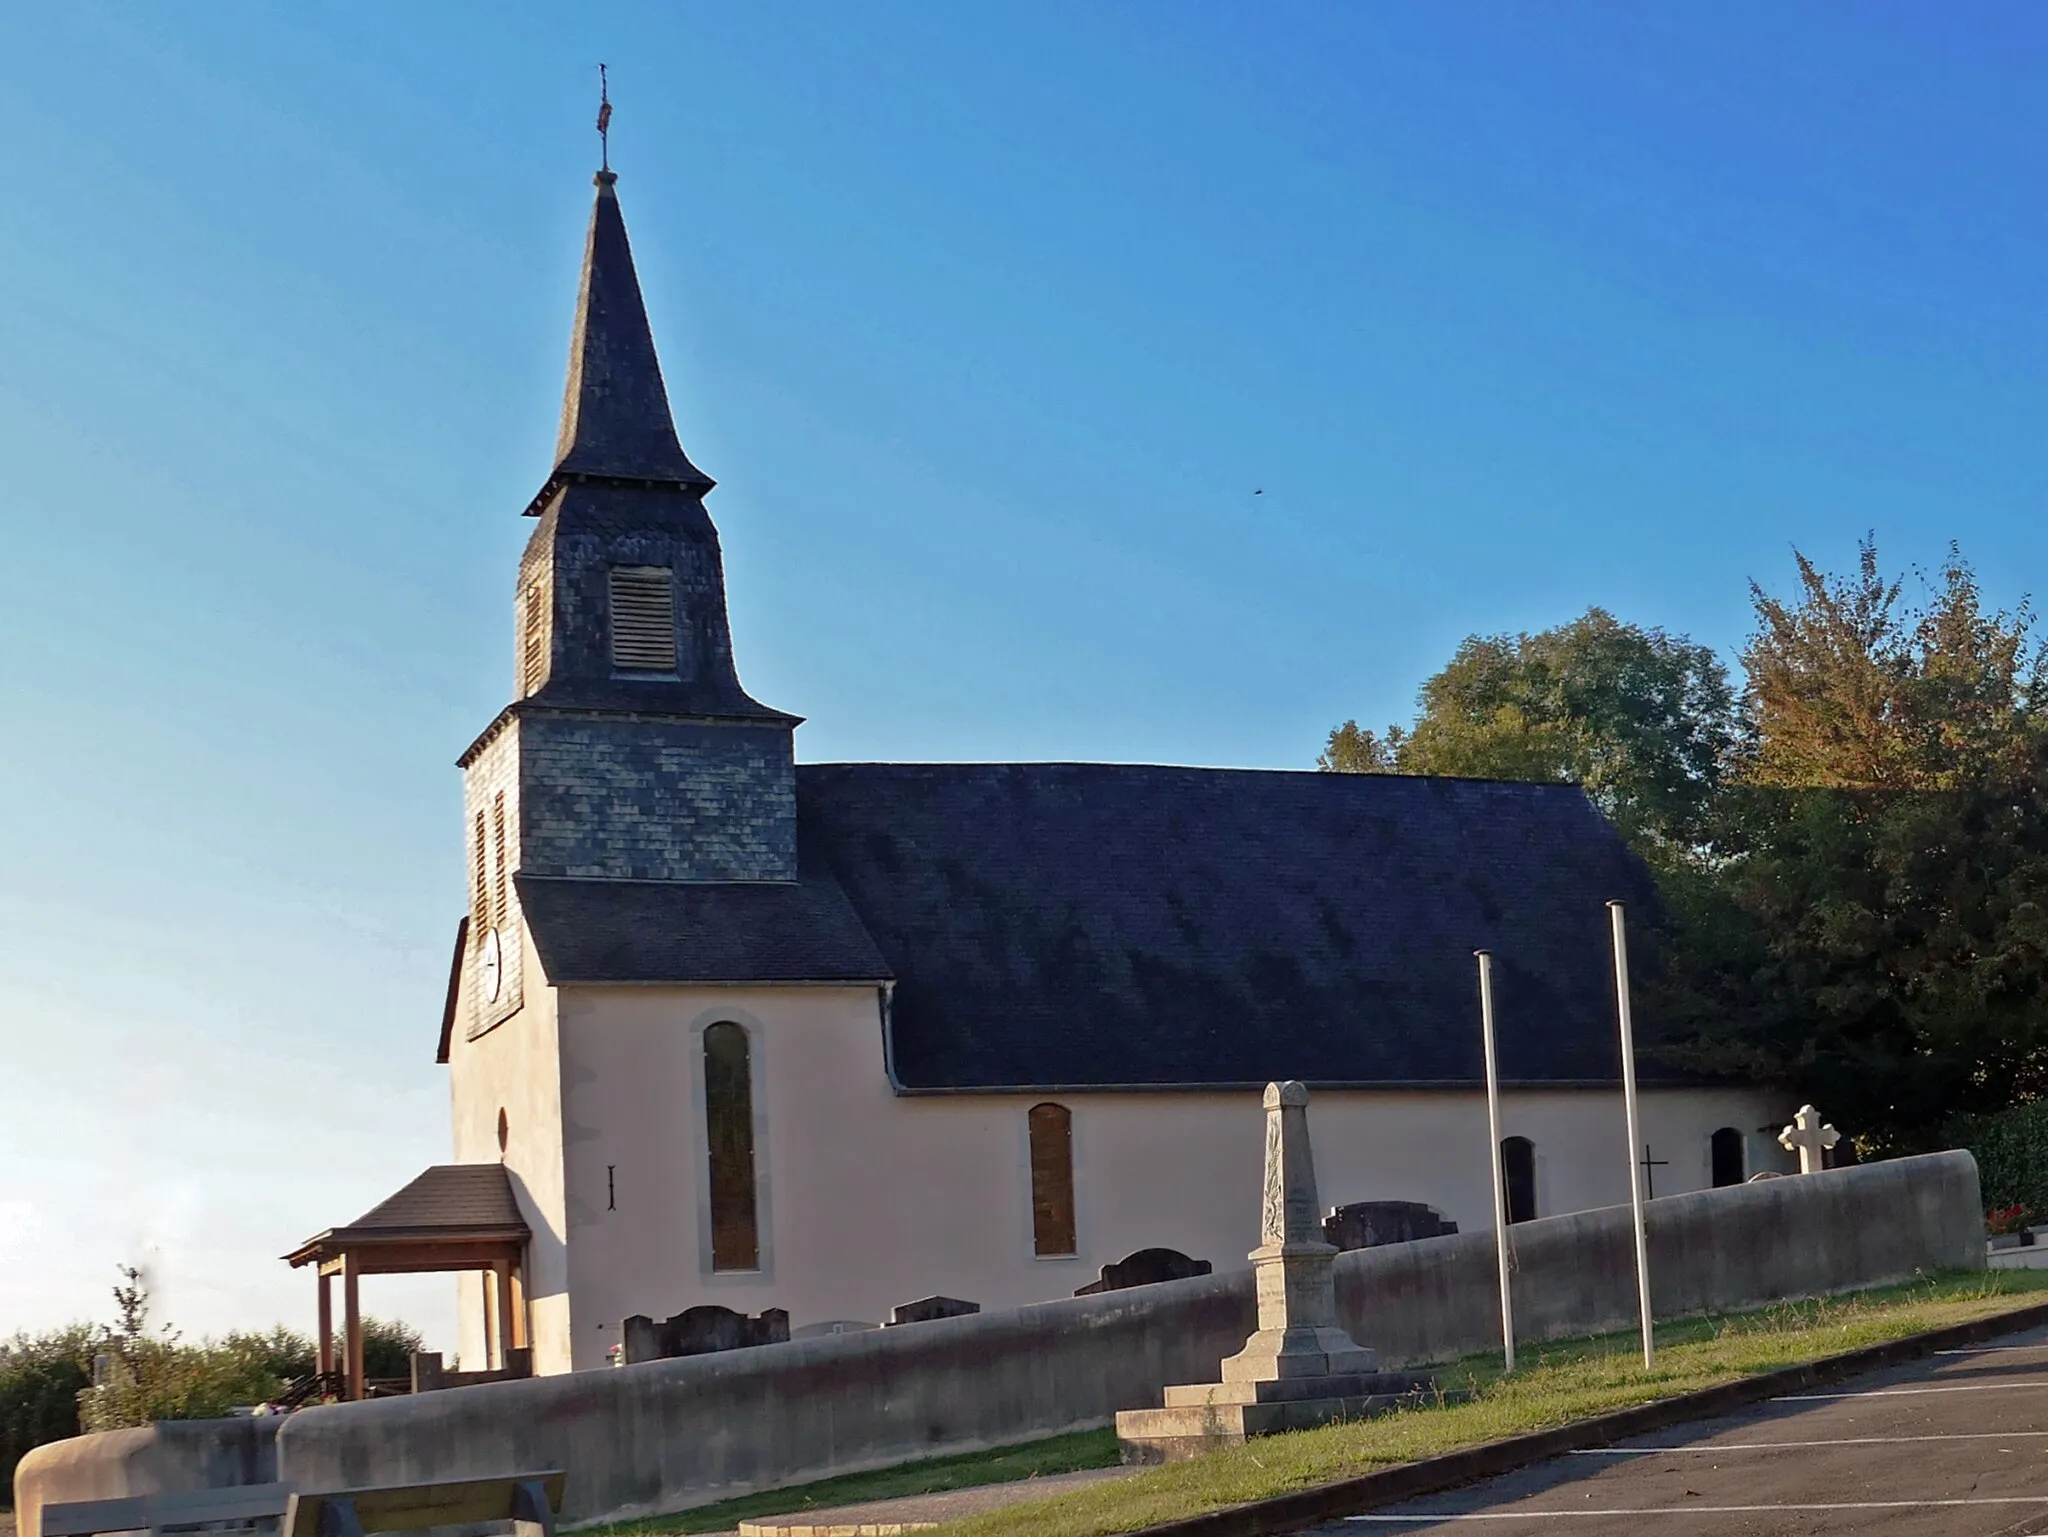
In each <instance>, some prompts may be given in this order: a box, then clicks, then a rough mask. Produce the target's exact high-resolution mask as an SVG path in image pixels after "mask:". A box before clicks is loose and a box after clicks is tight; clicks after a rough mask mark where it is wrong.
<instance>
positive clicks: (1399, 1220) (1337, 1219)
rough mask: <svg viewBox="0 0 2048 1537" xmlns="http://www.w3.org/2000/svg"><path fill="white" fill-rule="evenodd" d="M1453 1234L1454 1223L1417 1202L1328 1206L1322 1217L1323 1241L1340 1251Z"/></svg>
mask: <svg viewBox="0 0 2048 1537" xmlns="http://www.w3.org/2000/svg"><path fill="white" fill-rule="evenodd" d="M1457 1231H1458V1224H1457V1223H1455V1222H1453V1221H1451V1220H1450V1219H1449V1218H1448V1217H1446V1216H1445V1215H1444V1214H1443V1213H1442V1212H1440V1211H1438V1210H1437V1209H1436V1208H1435V1207H1434V1206H1425V1205H1423V1204H1422V1202H1420V1201H1353V1202H1352V1203H1351V1204H1350V1205H1349V1206H1335V1207H1332V1208H1331V1209H1330V1215H1329V1216H1327V1217H1325V1218H1323V1242H1324V1243H1327V1244H1333V1245H1335V1246H1336V1248H1337V1249H1338V1250H1339V1251H1340V1252H1341V1251H1343V1250H1347V1249H1373V1248H1377V1247H1379V1245H1381V1244H1386V1243H1411V1242H1413V1241H1414V1240H1415V1239H1418V1238H1442V1237H1444V1236H1445V1235H1446V1234H1449V1233H1455V1232H1457Z"/></svg>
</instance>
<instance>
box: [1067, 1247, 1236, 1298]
mask: <svg viewBox="0 0 2048 1537" xmlns="http://www.w3.org/2000/svg"><path fill="white" fill-rule="evenodd" d="M1215 1268H1216V1267H1215V1266H1213V1265H1211V1264H1210V1263H1209V1262H1208V1261H1207V1260H1205V1259H1189V1258H1188V1257H1187V1256H1186V1255H1185V1254H1183V1253H1181V1252H1180V1250H1178V1249H1140V1250H1138V1251H1137V1252H1136V1253H1135V1254H1126V1255H1125V1256H1124V1257H1123V1258H1122V1259H1120V1260H1118V1261H1117V1262H1116V1263H1115V1264H1113V1265H1104V1266H1103V1267H1102V1273H1101V1274H1100V1275H1099V1276H1097V1277H1096V1279H1094V1280H1093V1281H1090V1282H1089V1283H1088V1284H1087V1285H1086V1286H1083V1287H1081V1288H1079V1289H1078V1290H1077V1291H1076V1292H1075V1293H1074V1295H1075V1296H1077V1297H1092V1296H1094V1295H1095V1294H1096V1293H1097V1292H1116V1291H1122V1290H1123V1289H1124V1288H1125V1287H1127V1286H1151V1285H1154V1284H1156V1283H1157V1282H1160V1281H1185V1280H1187V1279H1188V1277H1189V1276H1198V1275H1207V1274H1209V1272H1210V1271H1212V1270H1214V1269H1215Z"/></svg>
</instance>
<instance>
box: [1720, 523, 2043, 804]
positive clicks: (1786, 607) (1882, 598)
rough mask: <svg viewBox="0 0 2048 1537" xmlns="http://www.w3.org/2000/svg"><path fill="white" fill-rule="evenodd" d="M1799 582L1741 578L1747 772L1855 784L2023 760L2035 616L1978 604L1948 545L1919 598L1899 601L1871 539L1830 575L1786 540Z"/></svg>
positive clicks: (1914, 780)
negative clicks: (1775, 592)
mask: <svg viewBox="0 0 2048 1537" xmlns="http://www.w3.org/2000/svg"><path fill="white" fill-rule="evenodd" d="M1793 559H1794V560H1795V562H1797V565H1798V570H1799V585H1800V595H1799V597H1798V599H1797V600H1796V601H1791V602H1788V601H1786V600H1784V599H1780V598H1774V597H1772V596H1770V595H1769V594H1768V593H1766V592H1765V591H1764V590H1763V589H1762V588H1761V587H1758V586H1756V585H1754V584H1752V585H1751V589H1750V592H1751V597H1752V600H1753V602H1754V603H1755V606H1756V616H1757V632H1756V634H1755V636H1754V637H1752V639H1751V640H1750V643H1749V646H1748V648H1747V649H1746V650H1745V651H1744V652H1743V655H1742V662H1743V667H1744V670H1745V671H1746V672H1747V674H1748V690H1747V704H1748V709H1749V714H1750V719H1751V725H1752V732H1753V736H1752V740H1751V743H1750V749H1749V752H1748V754H1747V761H1746V763H1745V765H1744V770H1743V777H1744V778H1745V779H1746V780H1747V781H1749V782H1750V783H1752V784H1766V785H1779V786H1792V787H1798V788H1802V789H1804V788H1830V789H1863V790H1969V789H1972V788H1975V787H1979V786H1983V785H1986V784H1991V783H1995V782H1997V781H1999V780H2000V779H2002V778H2007V777H2010V776H2011V775H2012V774H2013V773H2014V772H2015V771H2024V769H2025V767H2026V760H2027V758H2028V757H2029V756H2030V755H2031V753H2032V751H2033V749H2034V746H2035V745H2036V741H2037V738H2038V737H2039V735H2040V726H2039V719H2038V715H2037V710H2036V706H2037V704H2038V703H2039V702H2040V700H2041V698H2042V685H2043V676H2044V665H2048V654H2044V650H2043V648H2042V646H2041V645H2040V644H2038V643H2035V642H2034V641H2033V640H2032V635H2031V631H2032V626H2033V622H2034V616H2033V612H2032V610H2031V609H2030V608H2029V607H2028V606H2027V605H2025V604H2022V605H2021V606H2020V608H2019V609H2018V611H2017V612H2015V613H2011V614H2005V613H1988V614H1987V613H1986V612H1985V611H1984V605H1983V599H1982V595H1981V593H1980V591H1979V588H1978V584H1977V577H1976V573H1975V572H1973V571H1972V570H1971V569H1970V565H1969V563H1968V562H1967V561H1965V560H1964V559H1963V557H1962V553H1961V551H1960V550H1958V549H1957V548H1956V547H1955V546H1954V545H1951V546H1949V553H1948V558H1947V559H1946V560H1945V561H1944V562H1943V563H1942V566H1941V568H1940V570H1939V571H1938V572H1936V573H1935V574H1934V575H1933V576H1932V577H1927V576H1923V577H1922V579H1921V585H1922V587H1923V589H1924V592H1925V601H1924V603H1923V606H1922V607H1920V608H1919V609H1917V610H1911V611H1908V610H1903V609H1901V607H1900V606H1899V596H1900V592H1901V590H1902V588H1903V586H1904V584H1903V583H1902V582H1898V581H1888V580H1887V579H1886V578H1885V576H1884V575H1883V573H1882V572H1881V571H1880V569H1879V566H1878V557H1877V546H1876V544H1875V542H1874V541H1873V540H1870V539H1865V540H1864V541H1863V542H1862V544H1861V545H1859V546H1858V549H1857V570H1856V574H1855V575H1854V576H1850V577H1835V576H1829V575H1827V574H1825V573H1823V572H1822V571H1820V570H1819V569H1818V568H1816V567H1815V566H1814V564H1813V562H1812V561H1810V560H1809V559H1807V557H1806V556H1805V555H1803V554H1800V553H1799V552H1798V551H1794V552H1793Z"/></svg>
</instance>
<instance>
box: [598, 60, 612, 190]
mask: <svg viewBox="0 0 2048 1537" xmlns="http://www.w3.org/2000/svg"><path fill="white" fill-rule="evenodd" d="M611 131H612V96H611V81H610V80H609V79H608V78H607V76H606V73H605V67H604V66H603V65H602V64H600V65H598V66H597V144H598V156H599V159H600V160H601V161H602V165H601V167H600V168H601V169H603V170H606V171H609V170H610V169H611V168H612V141H611Z"/></svg>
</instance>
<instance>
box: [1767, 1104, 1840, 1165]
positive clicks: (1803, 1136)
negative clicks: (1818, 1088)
mask: <svg viewBox="0 0 2048 1537" xmlns="http://www.w3.org/2000/svg"><path fill="white" fill-rule="evenodd" d="M1841 1140H1842V1134H1841V1133H1840V1132H1838V1131H1836V1130H1835V1128H1834V1127H1832V1126H1828V1125H1825V1124H1824V1123H1823V1122H1822V1121H1821V1118H1820V1112H1819V1111H1818V1110H1816V1109H1814V1108H1813V1106H1811V1105H1801V1106H1800V1107H1799V1113H1798V1114H1797V1115H1795V1116H1793V1117H1792V1124H1791V1125H1790V1126H1787V1127H1786V1128H1785V1129H1784V1130H1783V1131H1781V1132H1779V1133H1778V1146H1780V1147H1782V1148H1783V1149H1784V1150H1785V1151H1786V1152H1788V1153H1797V1154H1798V1155H1799V1172H1800V1173H1801V1174H1818V1173H1820V1171H1821V1154H1822V1153H1824V1152H1826V1151H1827V1150H1828V1149H1829V1148H1831V1147H1833V1146H1834V1145H1835V1144H1836V1143H1837V1142H1839V1141H1841Z"/></svg>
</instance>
